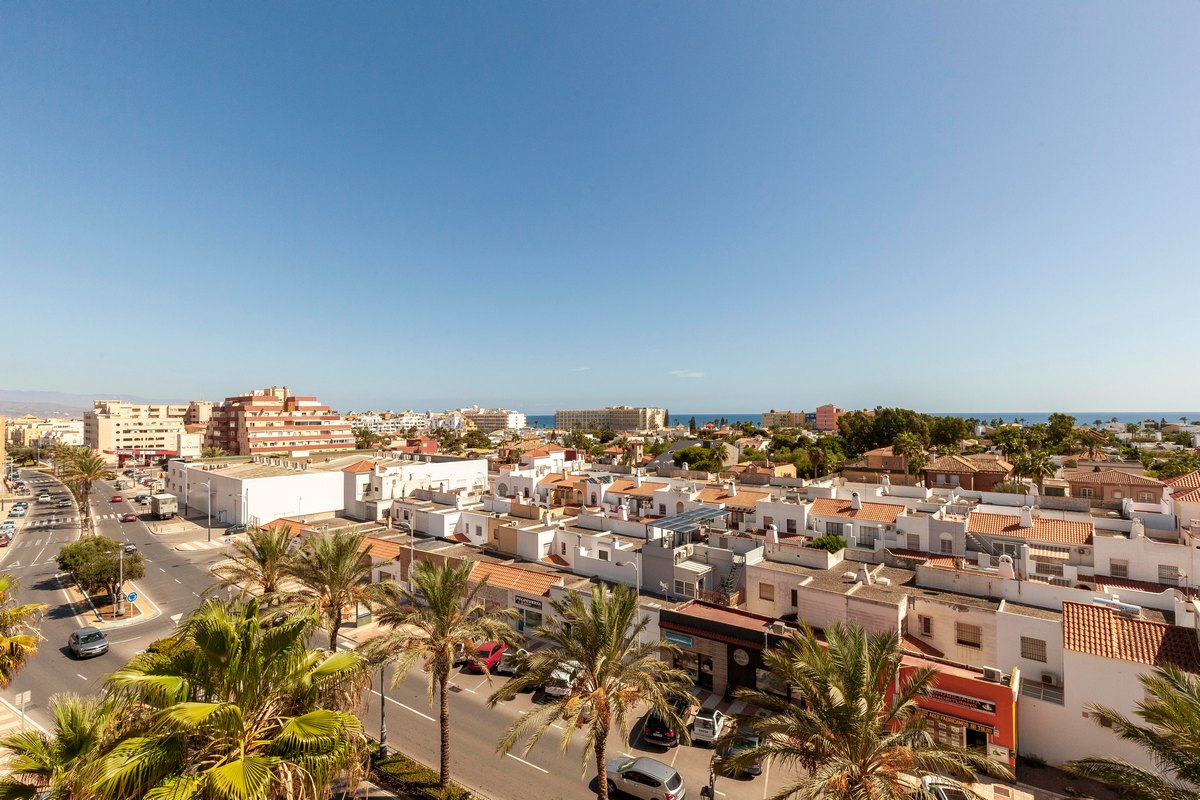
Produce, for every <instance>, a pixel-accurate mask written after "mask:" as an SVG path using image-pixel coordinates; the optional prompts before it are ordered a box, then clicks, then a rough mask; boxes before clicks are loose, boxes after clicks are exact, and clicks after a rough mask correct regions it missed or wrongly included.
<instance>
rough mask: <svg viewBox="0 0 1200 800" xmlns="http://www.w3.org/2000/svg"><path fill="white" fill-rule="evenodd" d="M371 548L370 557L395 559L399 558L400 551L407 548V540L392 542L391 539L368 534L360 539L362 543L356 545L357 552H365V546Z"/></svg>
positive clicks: (386, 559) (387, 559)
mask: <svg viewBox="0 0 1200 800" xmlns="http://www.w3.org/2000/svg"><path fill="white" fill-rule="evenodd" d="M368 547H369V548H371V558H381V559H384V560H385V561H395V560H396V559H398V558H400V553H401V551H404V550H407V549H408V548H409V544H408V542H394V541H392V540H391V539H380V538H378V537H376V536H368V537H366V538H365V539H363V540H362V544H360V545H359V546H358V552H360V553H363V552H366V550H367V548H368Z"/></svg>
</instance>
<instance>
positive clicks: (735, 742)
mask: <svg viewBox="0 0 1200 800" xmlns="http://www.w3.org/2000/svg"><path fill="white" fill-rule="evenodd" d="M751 747H758V734H757V733H755V732H754V731H752V730H750V729H749V728H738V731H737V733H736V734H735V736H734V738H733V739H731V740H729V742H728V744H726V745H724V746H722V748H721V755H723V756H736V755H737V754H738V753H740V752H742V751H743V750H749V749H750V748H751ZM717 763H718V764H721V762H717ZM721 771H722V773H723V774H725V775H733V774H734V773H735V772H742V773H744V774H746V775H749V776H751V777H753V776H755V775H762V759H761V758H756V759H754V761H753V762H752V763H750V764H747V765H746V766H745V767H742V769H740V770H733V769H730V768H728V767H723V768H722V770H721Z"/></svg>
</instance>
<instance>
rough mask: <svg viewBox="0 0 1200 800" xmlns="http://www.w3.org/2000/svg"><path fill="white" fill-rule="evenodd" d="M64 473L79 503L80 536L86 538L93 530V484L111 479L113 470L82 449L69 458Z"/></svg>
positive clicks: (97, 457)
mask: <svg viewBox="0 0 1200 800" xmlns="http://www.w3.org/2000/svg"><path fill="white" fill-rule="evenodd" d="M63 472H64V474H63V478H64V480H66V482H67V483H68V484H70V485H71V488H72V489H73V490H74V492H75V499H76V500H78V501H79V530H80V535H81V536H86V535H87V534H88V531H90V530H91V521H92V504H91V496H92V484H93V483H95V482H96V481H99V480H103V479H105V478H107V477H109V476H110V475H111V474H112V470H110V469H109V468H108V465H107V464H105V463H104V459H102V458H100V457H99V456H94V455H92V454H91V451H89V450H85V449H80V450H76V452H75V454H74V455H73V456H71V457H70V458H69V460H68V461H67V463H66V468H65V469H64V471H63Z"/></svg>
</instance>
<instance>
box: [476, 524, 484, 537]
mask: <svg viewBox="0 0 1200 800" xmlns="http://www.w3.org/2000/svg"><path fill="white" fill-rule="evenodd" d="M475 535H476V536H483V526H482V525H476V526H475Z"/></svg>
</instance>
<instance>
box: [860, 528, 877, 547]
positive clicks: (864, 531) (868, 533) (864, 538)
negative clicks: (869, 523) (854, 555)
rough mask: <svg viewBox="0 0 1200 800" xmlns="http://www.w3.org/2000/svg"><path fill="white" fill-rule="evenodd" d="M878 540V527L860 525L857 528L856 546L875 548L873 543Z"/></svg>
mask: <svg viewBox="0 0 1200 800" xmlns="http://www.w3.org/2000/svg"><path fill="white" fill-rule="evenodd" d="M877 541H879V528H868V527H865V526H864V527H860V528H859V529H858V546H859V547H865V548H868V549H871V550H874V549H875V543H876V542H877Z"/></svg>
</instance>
